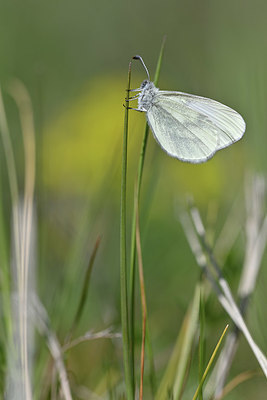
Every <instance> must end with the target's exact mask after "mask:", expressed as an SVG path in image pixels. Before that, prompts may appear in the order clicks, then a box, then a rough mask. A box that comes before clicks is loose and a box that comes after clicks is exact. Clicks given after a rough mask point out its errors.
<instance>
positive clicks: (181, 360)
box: [155, 286, 200, 400]
mask: <svg viewBox="0 0 267 400" xmlns="http://www.w3.org/2000/svg"><path fill="white" fill-rule="evenodd" d="M199 296H200V288H199V286H196V289H195V294H194V299H193V302H192V304H191V305H190V307H189V308H188V311H187V313H186V316H185V318H184V321H183V324H182V327H181V329H180V332H179V335H178V338H177V340H176V344H175V346H174V350H173V352H172V356H171V358H170V361H169V364H168V366H167V368H166V372H165V374H164V376H163V378H162V380H161V383H160V386H159V389H158V391H157V394H156V396H155V400H166V399H167V398H168V393H169V391H170V390H172V392H173V397H172V398H173V399H179V398H180V396H181V394H182V390H183V387H184V383H185V374H186V369H187V366H188V363H189V359H190V355H191V349H192V344H193V340H194V337H195V334H196V331H197V327H198V316H199ZM172 388H173V389H172Z"/></svg>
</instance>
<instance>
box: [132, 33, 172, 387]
mask: <svg viewBox="0 0 267 400" xmlns="http://www.w3.org/2000/svg"><path fill="white" fill-rule="evenodd" d="M165 41H166V37H164V38H163V41H162V45H161V49H160V53H159V58H158V62H157V67H156V72H155V77H154V83H155V85H157V84H158V80H159V74H160V69H161V64H162V57H163V51H164V47H165ZM148 132H149V126H148V123H146V126H145V132H144V136H143V141H142V145H141V152H140V156H139V162H138V170H137V184H136V194H135V196H136V198H137V202H135V203H134V208H133V215H132V232H131V252H130V282H129V287H130V308H129V313H130V318H129V325H130V329H129V330H130V346H131V358H132V366H133V376H134V375H135V374H134V344H135V339H134V336H135V335H134V330H135V321H134V319H135V269H136V214H137V207H138V206H139V200H140V190H141V183H142V176H143V169H144V162H145V154H146V147H147V140H148ZM146 341H147V343H149V344H150V345H149V349H150V350H149V358H150V361H149V365H150V373H152V374H154V372H153V371H154V367H153V366H154V361H153V352H152V347H151V341H150V339H149V329H147V337H146ZM150 381H151V382H155V377H153V376H151V377H150ZM152 391H153V387H152Z"/></svg>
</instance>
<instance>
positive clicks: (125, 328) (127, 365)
mask: <svg viewBox="0 0 267 400" xmlns="http://www.w3.org/2000/svg"><path fill="white" fill-rule="evenodd" d="M131 65H132V61H130V63H129V70H128V86H127V91H126V105H127V104H128V101H127V100H128V99H129V89H130V82H131ZM127 142H128V108H127V106H126V107H125V115H124V132H123V149H122V172H121V209H120V291H121V325H122V341H123V362H124V374H125V383H126V393H127V400H133V399H134V380H133V369H132V362H131V361H132V360H131V357H130V346H129V316H128V298H127V260H126V183H127Z"/></svg>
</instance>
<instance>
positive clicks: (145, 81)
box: [140, 79, 149, 89]
mask: <svg viewBox="0 0 267 400" xmlns="http://www.w3.org/2000/svg"><path fill="white" fill-rule="evenodd" d="M148 82H149V81H148V80H147V79H146V80H144V81H143V82H142V83H141V85H140V89H144V87H145V86H146V85H147V83H148Z"/></svg>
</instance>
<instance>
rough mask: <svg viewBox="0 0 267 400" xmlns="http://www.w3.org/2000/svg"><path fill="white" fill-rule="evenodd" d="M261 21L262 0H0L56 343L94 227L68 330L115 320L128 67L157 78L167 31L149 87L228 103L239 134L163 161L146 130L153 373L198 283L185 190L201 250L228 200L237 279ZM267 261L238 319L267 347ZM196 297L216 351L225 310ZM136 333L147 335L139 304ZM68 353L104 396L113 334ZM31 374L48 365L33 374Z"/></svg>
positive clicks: (135, 149)
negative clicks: (240, 124)
mask: <svg viewBox="0 0 267 400" xmlns="http://www.w3.org/2000/svg"><path fill="white" fill-rule="evenodd" d="M266 16H267V3H266V2H265V1H262V0H254V1H248V0H243V1H237V0H234V1H233V0H224V1H219V0H212V1H211V0H202V1H197V0H189V1H185V0H183V1H174V0H168V1H164V2H163V1H157V0H156V1H139V0H137V1H129V0H125V1H119V0H113V1H107V0H100V1H88V0H87V1H85V0H78V1H75V2H74V1H70V0H64V1H62V0H57V1H51V0H47V1H41V0H40V1H29V0H26V1H24V2H21V1H18V0H13V1H7V0H1V1H0V83H1V86H2V88H3V92H4V101H5V107H6V112H7V117H8V122H9V127H10V131H11V135H12V142H13V146H14V151H15V157H16V165H17V170H18V174H19V178H20V187H21V188H23V150H22V140H21V132H20V127H19V122H18V116H17V110H16V107H15V105H14V103H13V101H12V100H11V98H10V97H9V95H8V85H9V82H10V79H12V78H14V77H15V78H18V79H20V80H21V81H22V82H23V83H24V85H25V86H26V88H27V90H28V92H29V94H30V97H31V100H32V104H33V112H34V120H35V130H36V146H37V177H36V191H35V194H36V195H35V198H36V210H37V228H38V233H37V239H38V240H37V254H38V261H37V287H38V293H39V295H40V298H41V300H42V302H43V303H44V305H45V307H46V309H47V311H48V314H49V316H50V318H51V321H52V325H53V327H54V329H55V330H56V331H57V333H58V336H59V338H60V340H61V341H62V342H63V341H64V339H65V337H66V335H67V333H68V331H69V329H70V327H71V325H72V322H73V317H74V315H75V312H76V309H77V305H78V301H79V298H80V294H81V288H82V284H83V281H84V276H85V271H86V269H87V265H88V262H89V258H90V255H91V253H92V250H93V247H94V244H95V241H96V239H97V237H98V236H100V237H101V242H100V246H99V251H98V254H97V257H96V261H95V265H94V268H93V272H92V277H91V282H90V288H89V293H88V301H87V303H86V308H85V310H84V312H83V316H82V320H81V323H80V324H79V326H78V327H77V329H76V331H75V335H76V336H78V335H81V334H83V333H84V332H86V331H88V330H90V329H92V330H94V331H97V330H101V329H104V328H107V327H109V326H112V327H113V328H114V329H115V330H116V331H118V330H120V303H119V299H120V289H119V204H120V173H121V149H122V147H121V144H122V132H123V120H124V108H123V103H124V97H125V88H126V85H127V71H128V64H129V61H130V59H131V57H132V56H133V55H135V54H140V55H141V56H142V57H143V59H144V61H145V63H146V65H147V67H148V69H149V71H150V74H151V76H153V74H154V72H155V67H156V62H157V58H158V54H159V51H160V46H161V43H162V39H163V36H164V35H167V40H166V48H165V52H164V57H163V62H162V68H161V74H160V80H159V87H160V88H161V89H166V90H179V91H184V92H188V93H192V94H197V95H200V96H205V97H210V98H213V99H216V100H218V101H220V102H222V103H224V104H227V105H228V106H230V107H232V108H234V109H235V110H237V111H238V112H240V113H241V115H242V116H243V117H244V119H245V121H246V123H247V130H246V133H245V136H244V138H243V139H242V140H241V141H240V142H238V143H236V144H234V145H233V146H231V147H230V148H227V149H225V150H223V151H220V152H219V153H217V154H216V155H215V157H214V158H213V159H212V160H210V161H208V162H207V163H205V164H202V165H190V164H184V163H182V162H180V161H177V160H174V159H172V158H170V157H168V156H167V155H166V154H165V153H164V152H163V151H162V150H161V149H160V147H159V146H158V145H157V144H156V142H155V140H154V139H153V137H152V135H151V134H150V136H149V141H148V149H147V157H146V161H145V167H144V180H143V186H142V193H141V206H140V207H141V209H140V213H141V236H142V246H143V258H144V273H145V281H146V292H147V303H148V313H149V320H150V330H151V337H152V344H153V348H154V353H155V362H156V372H157V377H158V379H160V377H161V375H162V373H163V371H164V368H165V366H166V363H167V361H168V359H169V356H170V353H171V350H172V347H173V345H174V342H175V339H176V336H177V333H178V331H179V329H180V325H181V321H182V319H183V316H184V314H185V311H186V309H187V306H188V304H189V302H190V300H191V298H192V296H193V292H194V287H195V285H196V282H197V280H198V278H199V269H198V267H197V264H196V262H195V259H194V256H193V255H192V253H191V251H190V248H189V246H188V244H187V241H186V238H185V235H184V232H183V229H182V227H181V225H180V222H179V219H178V217H177V216H178V214H179V212H180V211H181V210H183V209H184V208H185V207H186V199H187V197H188V196H193V197H194V200H195V202H196V205H197V206H198V207H199V208H200V211H201V213H202V216H203V219H204V221H205V224H206V226H207V227H208V228H209V232H210V240H211V245H213V243H214V241H215V240H216V238H217V237H218V236H219V234H220V232H221V229H222V227H223V225H224V223H225V220H226V219H227V216H228V214H229V212H230V210H231V209H232V207H233V204H238V205H239V204H240V206H238V207H237V208H238V210H239V211H240V210H241V213H240V216H239V219H237V220H238V224H239V226H240V235H239V236H238V238H237V240H236V242H235V243H234V245H233V248H232V250H231V252H230V254H228V255H227V259H226V262H225V265H224V270H225V274H226V276H227V278H228V279H229V282H230V285H231V287H232V289H233V291H235V290H236V288H237V285H238V279H239V276H240V272H241V266H242V262H243V258H244V246H245V243H244V242H245V239H244V232H243V229H244V214H242V210H244V180H245V176H246V174H247V173H250V172H253V171H258V172H261V173H265V172H266V167H267V162H266V148H267V147H266V146H267V135H266V132H267V114H266V109H267V108H266V106H267V79H266V70H267V69H266V67H267V53H266V48H267V42H266V41H267V25H266ZM145 78H146V75H145V72H144V70H143V68H142V67H141V65H140V64H139V63H138V62H136V63H134V64H133V68H132V87H138V86H139V85H140V82H141V81H142V80H144V79H145ZM129 117H130V121H129V161H128V192H127V201H128V203H127V205H128V215H129V222H130V217H131V213H132V206H133V186H134V179H135V176H136V170H137V163H138V158H139V152H140V147H141V142H142V136H143V131H144V125H145V115H144V114H142V113H136V112H134V111H132V112H130V116H129ZM0 152H1V175H2V185H1V186H2V188H1V190H2V197H3V201H4V209H5V210H6V214H5V218H6V226H7V230H8V229H9V228H8V227H9V222H8V218H9V212H10V205H9V204H10V197H9V193H8V184H7V173H6V165H5V162H4V157H3V150H2V149H0ZM128 227H129V228H130V224H128ZM129 238H130V229H129ZM266 269H267V268H266V257H265V259H264V262H263V265H262V270H261V272H260V278H261V279H260V280H259V282H258V284H257V286H256V291H255V294H254V296H253V298H252V300H251V305H250V310H249V316H248V317H249V318H250V316H251V323H250V327H251V329H252V332H253V334H254V337H255V340H256V342H257V343H258V344H259V345H260V346H261V348H262V349H263V351H264V352H265V354H266V352H267V345H266V343H267V342H266V339H267V326H266V319H265V318H266V310H265V308H264V303H265V304H266V297H264V293H265V290H266V289H265V288H266V284H267V272H266ZM206 308H207V309H206V313H207V317H206V318H207V332H206V334H207V338H208V345H207V354H210V352H211V350H212V348H213V347H214V344H215V343H216V341H217V339H218V338H219V335H220V334H221V331H222V329H223V327H224V326H225V323H226V322H227V321H228V317H227V316H226V314H225V312H224V311H223V310H222V308H221V306H220V305H219V304H218V302H217V300H216V299H215V297H213V296H211V297H210V299H209V301H208V303H207V306H206ZM248 320H249V321H250V319H248ZM137 335H140V337H141V313H140V309H139V305H137ZM38 340H41V339H40V338H39V339H38ZM38 357H41V356H40V354H39V353H38V350H37V354H36V358H37V359H38ZM43 357H45V356H43ZM39 359H40V358H39ZM138 362H139V361H138ZM67 363H68V370H69V371H71V372H70V374H71V379H72V380H73V382H75V383H76V384H77V385H84V386H85V387H87V388H90V389H92V390H94V391H96V392H97V391H98V390H99V393H100V392H101V384H103V380H104V378H103V375H104V374H103V371H108V370H109V371H113V372H112V373H114V376H115V378H114V379H115V380H116V379H117V380H118V381H120V380H121V379H122V377H121V374H122V349H121V344H120V340H118V339H114V340H113V341H110V340H104V339H103V340H102V341H101V340H99V341H94V342H92V343H91V342H86V343H84V344H81V345H80V346H78V347H77V348H75V349H73V350H72V351H70V352H69V354H68V361H67ZM253 368H258V365H257V362H256V361H255V359H254V356H253V354H252V352H251V350H250V349H249V348H248V345H247V343H246V342H245V341H244V340H241V345H240V348H239V350H238V353H237V357H236V360H235V362H234V365H233V371H232V376H235V374H237V373H240V372H241V371H244V370H247V369H253ZM38 373H40V376H42V373H43V372H42V373H41V372H38V371H37V372H36V374H38ZM116 377H117V378H116ZM192 379H193V378H192ZM266 391H267V388H266V382H265V380H264V378H263V377H262V376H259V377H256V378H254V379H253V380H252V381H248V382H245V383H243V384H242V385H240V386H239V387H238V388H236V389H235V391H233V392H232V393H231V394H229V395H228V397H226V398H227V399H230V400H233V399H244V398H246V399H250V398H257V399H264V398H266ZM252 396H253V397H252Z"/></svg>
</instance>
